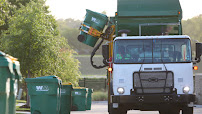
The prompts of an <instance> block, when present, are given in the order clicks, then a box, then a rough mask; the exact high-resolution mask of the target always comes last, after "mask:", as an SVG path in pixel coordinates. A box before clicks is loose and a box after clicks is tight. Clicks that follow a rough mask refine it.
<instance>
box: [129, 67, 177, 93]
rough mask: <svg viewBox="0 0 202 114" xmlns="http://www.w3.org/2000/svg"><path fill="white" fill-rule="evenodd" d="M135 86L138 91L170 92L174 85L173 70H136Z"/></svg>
mask: <svg viewBox="0 0 202 114" xmlns="http://www.w3.org/2000/svg"><path fill="white" fill-rule="evenodd" d="M133 80H134V81H133V86H134V90H135V92H136V93H139V94H141V93H170V92H171V90H172V88H173V87H174V76H173V73H172V72H164V71H163V72H135V73H134V78H133Z"/></svg>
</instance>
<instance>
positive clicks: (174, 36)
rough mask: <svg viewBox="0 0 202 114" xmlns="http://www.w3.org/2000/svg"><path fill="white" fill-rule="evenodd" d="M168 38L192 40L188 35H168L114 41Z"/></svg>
mask: <svg viewBox="0 0 202 114" xmlns="http://www.w3.org/2000/svg"><path fill="white" fill-rule="evenodd" d="M167 38H169V39H170V38H173V39H176V38H177V39H178V38H179V39H180V38H188V39H190V37H189V36H187V35H167V36H126V37H121V36H119V37H116V38H115V39H114V41H115V40H119V39H128V40H132V39H167Z"/></svg>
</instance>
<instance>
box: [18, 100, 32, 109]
mask: <svg viewBox="0 0 202 114" xmlns="http://www.w3.org/2000/svg"><path fill="white" fill-rule="evenodd" d="M18 103H26V101H25V100H16V105H17V104H18ZM16 111H30V108H20V106H16Z"/></svg>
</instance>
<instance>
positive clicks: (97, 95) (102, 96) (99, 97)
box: [92, 91, 108, 101]
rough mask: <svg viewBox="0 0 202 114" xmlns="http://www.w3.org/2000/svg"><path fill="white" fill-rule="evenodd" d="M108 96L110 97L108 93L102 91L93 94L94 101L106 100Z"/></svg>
mask: <svg viewBox="0 0 202 114" xmlns="http://www.w3.org/2000/svg"><path fill="white" fill-rule="evenodd" d="M107 98H108V93H107V92H102V91H98V92H94V93H93V96H92V100H93V101H106V100H107Z"/></svg>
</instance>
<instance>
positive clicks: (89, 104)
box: [86, 89, 93, 110]
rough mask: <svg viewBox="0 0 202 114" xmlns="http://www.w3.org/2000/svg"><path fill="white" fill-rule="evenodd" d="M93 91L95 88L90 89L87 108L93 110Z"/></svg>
mask: <svg viewBox="0 0 202 114" xmlns="http://www.w3.org/2000/svg"><path fill="white" fill-rule="evenodd" d="M92 93H93V89H88V94H87V101H86V110H91V103H92V102H91V101H92Z"/></svg>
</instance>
